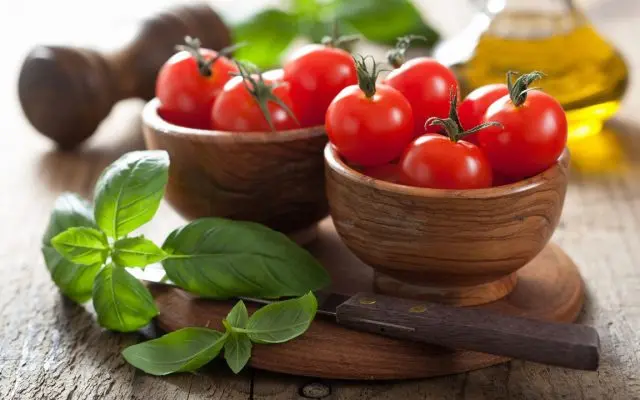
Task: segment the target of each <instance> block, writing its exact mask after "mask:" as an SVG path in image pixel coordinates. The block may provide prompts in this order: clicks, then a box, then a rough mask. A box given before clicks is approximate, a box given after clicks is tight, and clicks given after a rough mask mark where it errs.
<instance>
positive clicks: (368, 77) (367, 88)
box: [353, 55, 384, 99]
mask: <svg viewBox="0 0 640 400" xmlns="http://www.w3.org/2000/svg"><path fill="white" fill-rule="evenodd" d="M359 57H360V59H358V58H357V57H353V61H354V62H355V63H356V73H357V75H358V86H360V90H362V92H363V93H364V94H365V96H367V98H368V99H370V98H372V97H373V96H374V95H375V94H376V81H377V80H378V75H380V72H382V71H384V70H383V69H378V63H377V62H376V60H375V59H374V58H373V56H366V57H363V56H361V55H360V56H359ZM367 59H371V61H372V63H373V67H371V68H369V67H368V66H367Z"/></svg>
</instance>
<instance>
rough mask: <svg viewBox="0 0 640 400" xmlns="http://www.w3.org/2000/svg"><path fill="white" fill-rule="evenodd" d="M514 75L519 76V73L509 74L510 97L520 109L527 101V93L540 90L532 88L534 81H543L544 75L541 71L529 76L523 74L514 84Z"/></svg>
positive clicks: (511, 72) (531, 73)
mask: <svg viewBox="0 0 640 400" xmlns="http://www.w3.org/2000/svg"><path fill="white" fill-rule="evenodd" d="M513 75H518V73H517V72H514V71H509V72H507V87H508V88H509V97H510V98H511V102H512V103H513V105H514V106H516V107H520V106H521V105H523V104H524V102H525V101H526V100H527V93H528V92H530V91H531V90H538V89H539V88H537V87H535V88H530V87H529V85H531V84H532V83H533V82H534V81H537V80H538V79H541V78H542V77H543V76H544V74H543V73H542V72H540V71H532V72H529V73H528V74H523V75H520V76H519V77H518V79H516V81H515V82H513Z"/></svg>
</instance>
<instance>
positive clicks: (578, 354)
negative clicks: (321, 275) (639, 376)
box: [131, 266, 600, 371]
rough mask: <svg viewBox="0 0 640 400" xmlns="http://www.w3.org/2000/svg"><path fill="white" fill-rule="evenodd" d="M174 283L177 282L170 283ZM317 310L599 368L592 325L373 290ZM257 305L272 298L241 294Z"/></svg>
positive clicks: (328, 299)
mask: <svg viewBox="0 0 640 400" xmlns="http://www.w3.org/2000/svg"><path fill="white" fill-rule="evenodd" d="M131 272H132V273H133V275H135V276H136V277H137V278H138V279H142V280H145V281H148V282H154V283H162V284H167V285H172V284H171V282H168V281H166V280H164V271H163V270H162V268H161V267H155V266H148V267H147V268H145V270H142V269H138V268H136V269H132V270H131ZM172 286H173V285H172ZM316 297H317V298H318V311H317V313H318V314H319V315H324V316H327V317H329V318H332V319H335V321H336V322H337V323H338V324H340V325H344V326H345V327H348V328H351V329H356V330H360V331H365V332H370V333H375V334H379V335H384V336H388V337H393V338H397V339H403V340H411V341H415V342H422V343H428V344H434V345H439V346H444V347H448V348H452V349H462V350H471V351H478V352H482V353H488V354H494V355H498V356H505V357H510V358H517V359H521V360H526V361H533V362H537V363H541V364H547V365H555V366H560V367H565V368H572V369H580V370H591V371H595V370H597V369H598V363H599V358H600V339H599V336H598V332H597V331H596V330H595V329H593V328H592V327H589V326H586V325H580V324H570V323H559V322H549V321H541V320H536V319H532V318H525V317H516V316H510V315H506V314H503V313H499V312H495V311H491V310H486V309H479V308H467V307H454V306H447V305H441V304H436V303H428V302H423V301H416V300H409V299H402V298H396V297H390V296H384V295H380V294H374V293H358V294H356V295H355V296H345V295H342V294H338V293H325V292H318V293H316ZM239 299H242V300H243V301H246V302H249V303H254V304H257V305H266V304H269V303H271V301H269V300H264V299H257V298H250V297H239Z"/></svg>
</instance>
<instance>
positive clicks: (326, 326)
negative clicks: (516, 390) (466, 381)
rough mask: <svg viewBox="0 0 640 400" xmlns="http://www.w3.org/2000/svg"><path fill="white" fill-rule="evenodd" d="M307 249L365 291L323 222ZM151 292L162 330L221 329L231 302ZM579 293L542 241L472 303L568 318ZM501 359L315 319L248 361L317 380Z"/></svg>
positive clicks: (368, 281) (447, 370)
mask: <svg viewBox="0 0 640 400" xmlns="http://www.w3.org/2000/svg"><path fill="white" fill-rule="evenodd" d="M309 249H310V251H312V252H313V253H314V254H315V255H316V256H317V257H318V258H319V259H320V260H321V261H322V262H323V263H324V265H325V267H326V268H327V269H328V270H329V272H330V273H331V276H332V278H333V282H334V287H333V290H334V291H336V292H340V293H345V294H351V293H356V292H361V291H371V287H372V279H373V272H372V270H371V268H369V267H367V266H366V265H364V264H362V263H361V262H360V261H359V260H357V259H356V258H355V257H354V256H353V255H352V254H351V253H350V251H349V250H348V249H347V248H346V247H345V246H344V245H343V244H342V242H341V241H340V239H339V238H338V236H337V234H336V233H335V230H334V229H333V224H332V222H331V220H330V219H327V220H324V221H323V222H322V223H321V224H320V225H319V234H318V240H317V241H315V242H314V243H312V244H311V245H310V246H309ZM151 291H152V293H153V294H154V297H155V298H156V303H157V304H158V307H159V309H160V315H159V316H158V319H157V322H158V325H159V327H160V328H162V329H164V330H167V331H172V330H176V329H180V328H183V327H186V326H209V327H212V328H215V329H220V330H222V329H223V328H222V324H221V322H220V321H221V320H222V319H223V318H224V317H225V316H226V314H227V312H228V311H229V309H230V308H231V306H232V305H233V304H232V303H230V302H214V301H208V300H203V299H197V298H194V297H192V296H191V295H189V294H187V293H185V292H183V291H181V290H179V289H175V288H171V287H168V286H165V285H151ZM583 297H584V285H583V282H582V278H581V277H580V273H579V272H578V269H577V267H576V266H575V264H574V263H573V262H572V261H571V259H570V258H569V257H568V256H567V255H566V254H565V253H564V252H563V251H562V249H560V248H559V247H558V246H557V245H555V244H549V245H547V247H546V248H545V249H544V250H543V251H542V252H541V253H540V254H539V255H538V257H536V258H535V259H534V260H533V261H531V262H530V263H529V264H527V265H526V266H525V267H524V268H522V269H521V270H520V271H519V272H518V283H517V285H516V288H515V289H514V291H513V292H512V293H511V294H509V295H508V296H507V297H505V298H504V299H502V300H499V301H496V302H494V303H490V304H485V305H482V306H478V307H482V308H490V309H493V310H499V311H501V312H505V313H509V314H513V315H521V316H527V317H532V318H540V319H546V320H550V321H564V322H572V321H575V319H576V318H577V316H578V314H579V312H580V309H581V308H582V303H583ZM250 311H251V310H250ZM508 360H509V359H508V358H505V357H498V356H493V355H489V354H483V353H477V352H471V351H454V350H449V349H444V348H442V347H438V346H432V345H424V344H419V343H412V342H406V341H400V340H395V339H390V338H386V337H384V336H378V335H374V334H369V333H362V332H358V331H355V330H350V329H347V328H344V327H341V326H340V325H338V324H336V323H335V322H334V321H331V320H329V319H327V318H324V317H317V318H316V320H315V321H314V322H313V324H312V325H311V327H310V329H309V330H308V331H307V332H306V333H305V334H304V335H303V336H301V337H300V338H298V339H295V340H293V341H291V342H288V343H284V344H279V345H256V346H254V349H253V352H252V357H251V365H252V366H253V367H255V368H261V369H265V370H269V371H275V372H282V373H287V374H295V375H305V376H312V377H319V378H338V379H402V378H424V377H430V376H438V375H447V374H453V373H460V372H465V371H470V370H474V369H479V368H484V367H487V366H490V365H494V364H498V363H502V362H505V361H508Z"/></svg>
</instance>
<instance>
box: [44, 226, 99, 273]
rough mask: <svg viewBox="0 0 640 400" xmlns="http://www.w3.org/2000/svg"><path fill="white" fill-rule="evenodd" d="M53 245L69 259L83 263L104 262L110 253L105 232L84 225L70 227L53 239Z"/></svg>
mask: <svg viewBox="0 0 640 400" xmlns="http://www.w3.org/2000/svg"><path fill="white" fill-rule="evenodd" d="M51 244H52V245H53V247H54V248H55V249H56V250H57V251H58V253H60V254H61V255H62V256H63V257H64V258H66V259H67V260H69V261H71V262H73V263H76V264H81V265H93V264H102V263H104V262H105V261H106V259H107V256H108V255H109V242H108V241H107V237H106V236H105V235H104V233H102V232H100V231H99V230H97V229H93V228H87V227H84V226H81V227H77V228H69V229H67V230H66V231H64V232H62V233H59V234H58V235H56V236H55V237H54V238H53V239H51Z"/></svg>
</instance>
